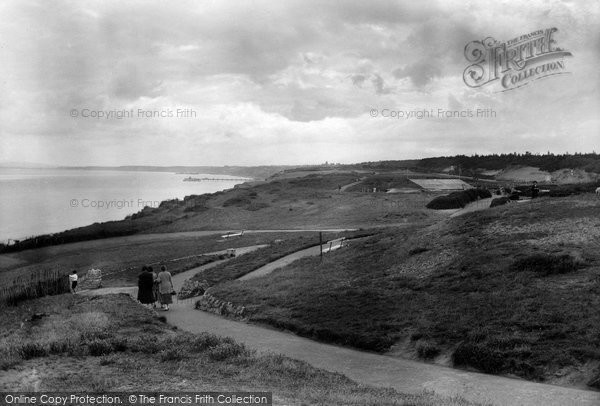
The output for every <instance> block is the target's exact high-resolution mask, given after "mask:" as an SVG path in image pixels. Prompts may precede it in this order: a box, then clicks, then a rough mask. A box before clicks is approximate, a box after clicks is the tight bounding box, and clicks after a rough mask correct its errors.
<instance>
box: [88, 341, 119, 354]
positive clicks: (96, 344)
mask: <svg viewBox="0 0 600 406" xmlns="http://www.w3.org/2000/svg"><path fill="white" fill-rule="evenodd" d="M87 347H88V350H89V352H90V355H92V356H94V357H99V356H101V355H108V354H110V353H111V352H113V346H112V344H111V343H110V342H109V341H107V340H104V339H95V340H92V341H89V342H88V343H87Z"/></svg>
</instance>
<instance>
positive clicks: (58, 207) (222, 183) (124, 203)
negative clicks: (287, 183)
mask: <svg viewBox="0 0 600 406" xmlns="http://www.w3.org/2000/svg"><path fill="white" fill-rule="evenodd" d="M189 176H192V177H193V178H211V179H220V180H210V181H200V182H184V181H183V179H184V178H187V177H189ZM223 179H225V180H223ZM239 179H240V178H239V177H232V176H227V175H212V174H193V175H190V174H177V173H169V172H145V171H121V170H87V169H86V170H82V169H21V168H18V169H17V168H0V243H10V242H9V240H21V239H24V238H26V237H31V236H35V235H41V234H49V233H56V232H60V231H64V230H67V229H70V228H74V227H81V226H85V225H89V224H93V223H96V222H103V221H109V220H121V219H124V218H125V217H126V216H128V215H130V214H132V213H136V212H138V211H140V210H142V209H143V208H144V207H145V206H150V207H158V205H159V204H160V202H161V201H163V200H168V199H175V198H179V199H183V198H184V197H185V196H188V195H200V194H203V193H213V192H217V191H220V190H226V189H230V188H233V187H234V186H235V184H237V183H240V180H239Z"/></svg>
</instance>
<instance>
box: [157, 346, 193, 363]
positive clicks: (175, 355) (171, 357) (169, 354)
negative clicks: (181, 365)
mask: <svg viewBox="0 0 600 406" xmlns="http://www.w3.org/2000/svg"><path fill="white" fill-rule="evenodd" d="M186 357H187V355H186V353H185V351H184V349H183V348H182V347H181V346H174V347H171V348H167V349H165V350H162V351H161V352H160V360H161V361H162V362H166V361H180V360H182V359H185V358H186Z"/></svg>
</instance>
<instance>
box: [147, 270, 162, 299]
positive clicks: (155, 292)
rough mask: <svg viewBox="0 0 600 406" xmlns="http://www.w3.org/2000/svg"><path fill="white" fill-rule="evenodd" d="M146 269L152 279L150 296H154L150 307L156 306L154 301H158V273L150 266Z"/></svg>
mask: <svg viewBox="0 0 600 406" xmlns="http://www.w3.org/2000/svg"><path fill="white" fill-rule="evenodd" d="M148 271H149V272H150V273H151V274H152V279H153V280H154V282H153V284H152V296H154V303H152V307H153V308H156V302H159V303H160V281H159V280H158V274H157V273H156V272H155V271H154V270H153V269H152V267H151V266H149V267H148Z"/></svg>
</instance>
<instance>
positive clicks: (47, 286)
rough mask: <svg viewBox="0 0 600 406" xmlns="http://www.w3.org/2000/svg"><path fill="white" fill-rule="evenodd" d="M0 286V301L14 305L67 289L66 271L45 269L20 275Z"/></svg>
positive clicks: (63, 291) (66, 290)
mask: <svg viewBox="0 0 600 406" xmlns="http://www.w3.org/2000/svg"><path fill="white" fill-rule="evenodd" d="M11 282H12V283H10V284H6V285H5V286H3V287H1V288H0V303H2V304H6V305H16V304H17V303H19V302H20V301H22V300H26V299H33V298H38V297H42V296H46V295H56V294H60V293H66V292H68V291H69V281H68V271H65V270H62V271H61V270H45V271H43V272H38V273H34V274H28V275H20V276H19V277H17V278H15V279H14V280H12V281H11Z"/></svg>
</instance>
